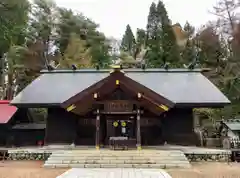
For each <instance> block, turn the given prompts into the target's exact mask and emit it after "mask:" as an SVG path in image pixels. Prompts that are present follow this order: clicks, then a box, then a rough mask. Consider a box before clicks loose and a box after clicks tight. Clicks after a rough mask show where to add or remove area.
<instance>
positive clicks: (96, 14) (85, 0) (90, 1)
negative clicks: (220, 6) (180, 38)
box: [55, 0, 216, 39]
mask: <svg viewBox="0 0 240 178" xmlns="http://www.w3.org/2000/svg"><path fill="white" fill-rule="evenodd" d="M55 1H56V3H57V4H58V5H59V6H61V7H66V8H71V9H73V10H75V11H78V12H82V13H83V14H84V15H86V16H87V17H89V18H91V19H92V20H94V21H95V22H96V23H98V24H99V25H100V29H99V30H100V31H102V32H104V33H105V35H106V36H113V37H115V38H119V39H120V38H121V36H122V34H123V33H124V31H125V27H126V25H127V24H130V26H131V27H132V30H133V31H134V33H135V32H136V29H137V28H145V27H146V24H147V15H148V12H149V7H150V5H151V3H152V1H153V0H55ZM155 2H157V0H155ZM164 3H165V5H166V8H167V10H168V13H169V17H170V19H171V20H172V21H173V23H175V22H179V23H180V24H181V25H184V23H185V22H186V21H187V20H188V21H189V22H190V23H191V24H193V25H194V26H197V27H200V26H201V25H203V24H205V23H206V22H207V21H209V20H213V19H215V17H214V16H213V15H211V14H210V13H209V10H211V9H212V6H213V5H215V4H216V0H201V1H198V0H164Z"/></svg>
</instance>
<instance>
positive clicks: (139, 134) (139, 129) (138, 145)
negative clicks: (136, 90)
mask: <svg viewBox="0 0 240 178" xmlns="http://www.w3.org/2000/svg"><path fill="white" fill-rule="evenodd" d="M140 119H141V117H140V109H138V110H137V149H138V150H141V149H142V147H141V124H140V123H141V120H140Z"/></svg>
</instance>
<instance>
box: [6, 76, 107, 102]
mask: <svg viewBox="0 0 240 178" xmlns="http://www.w3.org/2000/svg"><path fill="white" fill-rule="evenodd" d="M108 75H109V74H108V73H44V74H42V75H41V76H40V77H38V78H37V79H36V80H34V81H33V82H32V83H31V84H30V85H28V86H27V87H26V88H25V89H24V90H23V91H22V92H20V93H19V94H18V95H17V96H16V97H15V98H14V99H13V100H12V102H11V104H32V103H35V104H59V103H63V102H64V101H66V100H67V99H69V98H70V97H72V96H74V95H76V94H77V93H79V92H81V91H83V90H84V89H86V88H88V87H89V86H91V85H93V84H94V83H96V82H99V81H100V80H102V79H104V78H105V77H107V76H108Z"/></svg>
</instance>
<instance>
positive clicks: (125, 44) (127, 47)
mask: <svg viewBox="0 0 240 178" xmlns="http://www.w3.org/2000/svg"><path fill="white" fill-rule="evenodd" d="M135 44H136V40H135V37H134V35H133V32H132V29H131V27H130V25H127V27H126V31H125V34H124V35H123V38H122V43H121V47H120V49H121V50H123V51H124V52H128V53H129V54H130V55H133V53H134V49H135Z"/></svg>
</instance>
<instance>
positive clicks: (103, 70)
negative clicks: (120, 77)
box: [41, 68, 204, 73]
mask: <svg viewBox="0 0 240 178" xmlns="http://www.w3.org/2000/svg"><path fill="white" fill-rule="evenodd" d="M122 70H123V71H124V72H127V73H128V72H143V73H155V72H156V73H175V72H203V71H204V69H192V70H190V69H185V68H178V69H168V70H166V69H164V68H150V69H139V68H137V69H122ZM110 71H112V69H99V70H97V69H78V70H71V69H56V70H52V71H48V70H42V71H41V73H107V72H110Z"/></svg>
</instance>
